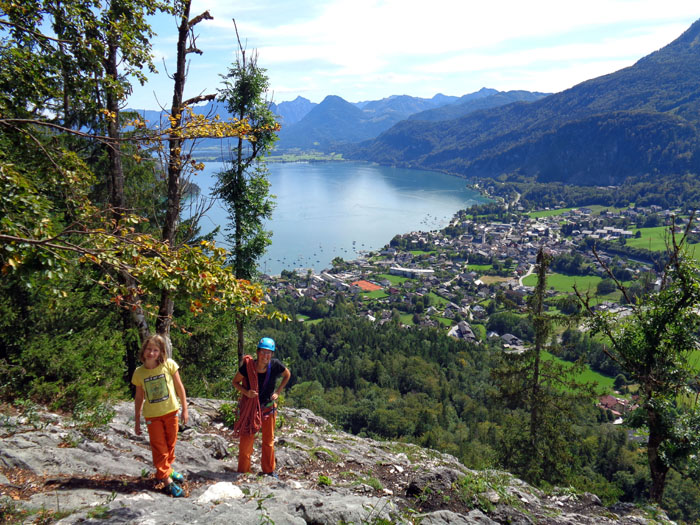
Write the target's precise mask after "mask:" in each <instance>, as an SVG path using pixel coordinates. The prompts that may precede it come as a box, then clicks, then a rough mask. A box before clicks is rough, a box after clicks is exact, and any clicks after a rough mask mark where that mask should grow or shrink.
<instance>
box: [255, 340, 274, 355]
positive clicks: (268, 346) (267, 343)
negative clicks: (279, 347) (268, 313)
mask: <svg viewBox="0 0 700 525" xmlns="http://www.w3.org/2000/svg"><path fill="white" fill-rule="evenodd" d="M258 348H261V349H263V350H269V351H270V352H274V351H275V340H274V339H272V337H263V338H262V339H260V342H259V343H258Z"/></svg>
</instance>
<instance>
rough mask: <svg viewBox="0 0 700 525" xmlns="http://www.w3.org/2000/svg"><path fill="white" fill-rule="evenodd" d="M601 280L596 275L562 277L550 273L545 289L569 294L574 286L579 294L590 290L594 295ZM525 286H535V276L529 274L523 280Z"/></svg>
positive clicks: (561, 275)
mask: <svg viewBox="0 0 700 525" xmlns="http://www.w3.org/2000/svg"><path fill="white" fill-rule="evenodd" d="M602 280H603V279H602V278H601V277H599V276H597V275H563V274H561V273H551V274H548V275H547V289H554V290H556V291H557V292H562V293H571V292H573V291H574V284H575V285H576V287H577V288H578V290H579V291H580V292H585V291H586V290H591V292H593V293H595V290H596V286H598V283H599V282H600V281H602ZM523 284H524V285H525V286H535V285H536V284H537V275H536V274H534V273H533V274H531V275H528V276H527V277H525V278H524V279H523Z"/></svg>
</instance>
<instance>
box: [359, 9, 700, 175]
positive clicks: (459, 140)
mask: <svg viewBox="0 0 700 525" xmlns="http://www.w3.org/2000/svg"><path fill="white" fill-rule="evenodd" d="M698 41H700V22H696V23H695V24H693V25H692V26H691V27H690V28H689V29H688V30H687V31H686V32H685V33H684V34H683V35H681V36H680V37H679V38H678V39H677V40H675V41H674V42H672V43H671V44H669V45H668V46H666V47H664V48H663V49H661V50H659V51H656V52H655V53H652V54H651V55H649V56H647V57H645V58H643V59H641V60H639V61H638V62H637V63H636V64H635V65H633V66H631V67H629V68H626V69H623V70H620V71H618V72H616V73H612V74H609V75H606V76H603V77H599V78H595V79H592V80H588V81H586V82H583V83H581V84H579V85H577V86H574V87H572V88H571V89H568V90H566V91H563V92H561V93H557V94H554V95H551V96H549V97H546V98H544V99H542V100H539V101H536V102H532V103H529V104H526V103H515V104H509V105H507V106H502V107H499V108H496V109H490V110H483V111H479V112H476V113H472V114H470V115H467V116H465V117H461V118H459V119H455V120H451V121H448V122H439V123H432V124H430V123H422V122H420V123H419V122H411V121H409V122H401V123H399V124H397V125H396V126H394V127H393V128H391V129H390V130H388V131H386V132H385V133H383V134H382V135H381V136H380V137H378V138H377V139H376V140H374V141H368V142H366V143H363V144H361V145H359V146H358V147H357V148H356V149H354V150H353V151H351V152H349V153H347V155H348V156H349V157H351V158H356V159H366V160H371V161H375V162H379V163H383V164H392V165H401V166H410V167H417V168H425V169H435V170H441V171H446V172H449V173H456V174H461V175H465V176H482V177H498V176H500V175H502V174H505V175H511V174H517V175H526V176H532V177H535V178H537V179H538V180H547V181H552V180H555V181H565V182H570V183H576V184H582V185H600V184H611V183H614V184H617V183H620V182H622V181H623V180H624V179H625V178H626V177H638V176H640V175H645V174H668V173H678V174H682V173H685V172H687V171H690V172H697V171H698V167H699V166H700V160H699V159H698V124H699V122H700V87H699V86H700V60H698V56H699V53H700V51H699V49H700V46H698ZM648 138H651V139H652V140H653V142H652V141H651V140H649V139H648ZM603 167H605V168H608V167H609V168H610V169H603Z"/></svg>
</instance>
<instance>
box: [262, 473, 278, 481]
mask: <svg viewBox="0 0 700 525" xmlns="http://www.w3.org/2000/svg"><path fill="white" fill-rule="evenodd" d="M265 475H266V476H270V477H271V478H275V479H280V477H279V476H278V475H277V472H265Z"/></svg>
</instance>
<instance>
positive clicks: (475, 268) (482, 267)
mask: <svg viewBox="0 0 700 525" xmlns="http://www.w3.org/2000/svg"><path fill="white" fill-rule="evenodd" d="M492 268H493V265H492V264H467V270H469V271H470V272H485V271H486V270H491V269H492Z"/></svg>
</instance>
